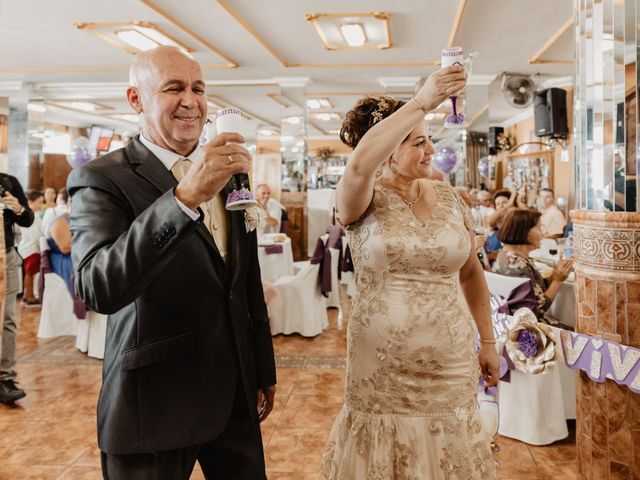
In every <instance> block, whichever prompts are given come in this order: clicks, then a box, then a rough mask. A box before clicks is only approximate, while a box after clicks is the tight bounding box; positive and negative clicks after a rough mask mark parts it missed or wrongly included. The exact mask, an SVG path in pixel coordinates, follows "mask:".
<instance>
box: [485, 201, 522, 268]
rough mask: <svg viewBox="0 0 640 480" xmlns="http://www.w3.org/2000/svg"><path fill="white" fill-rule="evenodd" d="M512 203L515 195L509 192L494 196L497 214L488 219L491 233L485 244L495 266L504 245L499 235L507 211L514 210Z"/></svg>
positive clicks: (490, 262) (489, 257)
mask: <svg viewBox="0 0 640 480" xmlns="http://www.w3.org/2000/svg"><path fill="white" fill-rule="evenodd" d="M512 201H515V195H513V194H512V193H511V192H510V191H509V190H506V189H505V190H498V191H497V192H494V194H493V203H494V205H495V207H496V209H495V212H494V213H493V214H492V215H490V216H489V217H488V218H487V223H488V225H489V230H491V233H490V234H489V236H488V237H487V241H486V242H485V244H484V249H485V251H486V252H487V256H488V260H489V264H490V265H493V262H494V261H495V260H496V258H498V252H499V251H500V249H501V248H502V243H500V240H499V239H498V233H499V229H500V226H501V225H502V222H503V221H504V217H505V215H506V213H507V211H508V210H509V209H510V208H513V206H512V203H511V202H512Z"/></svg>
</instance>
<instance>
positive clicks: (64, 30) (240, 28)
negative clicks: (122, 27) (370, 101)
mask: <svg viewBox="0 0 640 480" xmlns="http://www.w3.org/2000/svg"><path fill="white" fill-rule="evenodd" d="M572 3H573V2H572V1H571V0H535V1H534V0H509V1H504V0H467V1H466V2H465V1H464V0H395V1H389V0H386V1H385V0H341V1H337V0H269V1H260V2H258V1H256V0H219V1H216V0H181V1H179V2H178V1H175V0H173V1H172V0H109V1H104V0H55V1H42V0H20V1H17V0H0V46H2V47H1V48H0V93H4V94H10V95H12V94H14V93H17V92H19V91H24V90H25V89H28V88H29V89H31V90H30V92H31V93H30V96H31V97H32V98H34V99H37V98H40V99H44V100H53V101H55V100H56V99H60V98H75V99H83V98H84V99H90V98H93V99H97V100H98V101H101V103H105V104H107V105H110V106H111V107H113V110H111V111H109V113H127V112H129V107H128V105H127V104H126V102H125V101H124V90H125V88H126V82H127V68H128V65H129V63H130V61H131V58H132V57H131V55H130V54H128V53H126V52H124V51H123V50H120V49H119V48H117V47H114V46H113V45H111V44H109V43H107V42H105V41H103V40H101V39H99V38H97V37H96V36H94V35H91V34H90V33H88V32H86V31H83V30H79V29H77V28H75V27H74V24H75V23H80V22H128V21H134V20H142V21H149V22H154V23H156V24H157V25H159V26H160V27H161V28H162V29H164V30H165V31H166V32H168V33H170V34H171V35H173V36H174V37H176V38H177V39H179V40H180V41H182V42H183V43H185V44H187V45H188V46H190V47H192V48H193V49H194V50H195V52H194V56H195V58H196V59H197V60H198V61H199V62H201V63H202V64H203V65H205V68H204V69H203V70H204V75H205V79H206V80H207V83H208V93H209V94H210V95H213V96H216V97H218V98H217V99H214V101H216V102H217V103H223V104H226V103H229V104H232V105H235V106H238V107H240V108H242V109H244V110H246V111H247V113H248V114H249V115H250V116H253V117H254V118H255V119H256V124H273V125H279V124H280V121H281V120H280V119H281V116H282V106H281V105H280V104H279V103H278V102H277V101H276V100H274V99H273V98H272V97H270V96H269V95H268V94H272V95H274V94H275V95H276V98H278V99H280V100H281V101H284V102H285V103H286V102H287V99H286V98H282V97H277V95H278V94H283V93H284V94H285V95H286V94H287V91H286V89H283V88H282V87H281V84H282V83H283V81H282V80H281V79H282V78H291V77H296V78H299V79H303V81H305V82H306V87H305V90H306V94H307V96H312V95H314V94H320V93H330V94H331V95H330V96H329V98H330V100H331V102H332V103H333V105H334V107H335V109H334V110H335V111H336V112H338V113H339V114H340V115H341V116H344V113H345V112H346V111H347V110H348V109H349V107H350V106H352V105H353V104H354V103H355V101H356V100H357V99H358V98H359V97H361V96H362V95H363V94H365V93H382V92H385V87H384V86H383V83H384V84H385V85H389V83H391V84H397V85H398V86H396V87H394V88H391V87H387V90H386V91H387V92H390V93H393V92H398V91H401V92H412V91H413V90H414V88H415V86H416V84H417V83H419V82H420V80H421V79H424V78H425V77H426V76H427V75H428V74H429V73H431V72H432V71H434V70H435V69H436V68H438V67H437V66H436V65H431V64H430V63H431V62H434V61H438V60H439V57H440V50H441V48H442V47H443V46H446V45H447V43H448V40H449V37H450V35H451V32H452V29H453V27H454V20H455V19H456V13H457V11H458V9H459V6H460V5H461V4H464V5H465V8H464V11H463V15H462V17H461V20H460V23H459V29H458V30H457V35H456V36H455V39H454V42H453V43H454V44H455V45H460V46H462V47H463V48H464V50H465V51H466V52H478V54H479V56H478V57H477V58H476V59H475V61H474V63H473V71H472V77H471V81H470V86H469V87H468V88H467V91H466V107H465V110H466V112H465V113H466V116H467V119H473V118H474V117H477V118H476V122H475V123H474V124H473V125H472V126H471V129H473V130H485V129H486V128H487V118H488V115H487V114H486V106H487V102H488V85H489V83H490V82H491V81H492V80H493V79H494V78H495V77H496V76H497V75H499V74H501V73H502V72H503V71H508V72H520V73H528V74H533V73H538V74H541V75H542V78H551V77H567V76H570V75H571V73H572V65H571V64H567V63H541V64H530V63H529V59H530V58H531V57H533V56H534V55H535V54H536V53H537V52H538V51H539V50H540V49H541V48H542V47H543V46H544V45H545V43H546V42H547V41H548V40H549V39H550V38H551V37H552V36H553V35H554V34H555V33H556V32H557V31H559V30H560V28H561V27H562V26H563V25H564V24H565V23H566V22H567V20H569V19H570V18H571V16H572ZM159 11H161V12H162V13H163V14H161V13H159ZM374 11H385V12H390V13H391V14H392V17H391V20H390V25H391V40H392V42H393V47H392V48H390V49H387V50H369V51H327V50H325V49H324V48H323V46H322V43H321V41H320V38H319V37H318V35H317V34H316V32H315V30H314V29H313V27H312V25H311V24H310V23H309V22H308V21H307V20H306V19H305V14H309V13H341V12H344V13H347V12H374ZM182 27H184V28H182ZM185 30H187V31H185ZM571 31H572V30H571V29H569V30H567V31H566V32H565V33H564V34H563V35H561V36H560V37H559V38H558V40H557V41H556V42H555V43H554V44H553V45H551V46H550V48H549V49H548V50H547V51H546V52H545V53H544V54H543V55H542V57H541V59H542V60H546V61H549V60H550V61H565V62H566V61H570V60H571V59H572V56H573V55H572V37H571ZM205 43H206V44H208V45H209V46H212V47H213V48H214V49H217V50H218V51H219V54H218V53H216V52H214V51H212V50H211V49H210V48H208V46H207V45H205ZM230 62H233V63H236V64H237V65H238V66H237V68H227V67H226V66H227V65H228V64H229V63H230ZM363 64H364V65H363ZM297 65H305V66H297ZM358 65H361V66H358ZM394 78H395V81H394ZM416 81H417V82H416ZM289 98H291V95H289ZM483 111H484V112H485V113H484V114H482V112H483ZM44 118H45V119H46V120H51V119H52V118H55V119H56V121H65V120H64V119H65V118H69V120H67V123H69V124H72V125H75V126H81V125H87V126H88V125H92V124H103V125H105V126H106V125H112V126H115V127H118V128H119V129H120V130H131V129H135V125H134V124H131V123H127V122H123V121H114V120H113V119H109V118H108V117H98V116H96V115H93V114H81V113H77V112H72V111H69V110H62V109H58V108H55V107H52V106H51V107H49V110H48V112H47V113H46V114H44ZM314 123H315V124H317V125H318V126H319V127H320V128H319V129H316V128H313V127H311V128H310V135H311V136H318V135H323V134H326V133H327V132H328V131H329V129H333V128H337V126H339V122H338V123H334V124H331V125H329V124H325V123H323V122H321V121H315V122H314ZM438 129H439V124H438V122H435V124H434V130H436V131H437V130H438Z"/></svg>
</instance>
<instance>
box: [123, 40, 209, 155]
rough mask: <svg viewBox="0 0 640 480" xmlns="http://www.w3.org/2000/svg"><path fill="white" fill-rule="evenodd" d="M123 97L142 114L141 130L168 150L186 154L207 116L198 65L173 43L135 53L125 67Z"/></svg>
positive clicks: (191, 148) (197, 137)
mask: <svg viewBox="0 0 640 480" xmlns="http://www.w3.org/2000/svg"><path fill="white" fill-rule="evenodd" d="M129 83H130V86H129V88H128V89H127V99H128V100H129V103H130V104H131V106H132V107H133V109H134V110H135V111H136V113H138V114H140V115H141V116H142V134H143V135H144V137H145V138H146V139H147V140H150V141H151V142H153V143H155V144H156V145H158V146H160V147H163V148H166V149H168V150H171V151H174V152H176V153H179V154H180V155H188V154H189V153H190V152H192V151H193V149H194V148H195V147H196V146H197V144H198V139H199V138H200V134H201V133H202V128H203V126H204V122H205V121H206V117H207V99H206V93H205V83H204V79H203V77H202V70H201V69H200V65H199V64H198V62H196V61H195V60H194V59H193V57H191V55H189V54H188V53H185V52H183V51H182V50H180V49H178V48H175V47H168V46H161V47H157V48H154V49H152V50H147V51H146V52H141V53H139V54H138V55H137V56H136V58H135V60H134V61H133V63H132V64H131V68H130V69H129Z"/></svg>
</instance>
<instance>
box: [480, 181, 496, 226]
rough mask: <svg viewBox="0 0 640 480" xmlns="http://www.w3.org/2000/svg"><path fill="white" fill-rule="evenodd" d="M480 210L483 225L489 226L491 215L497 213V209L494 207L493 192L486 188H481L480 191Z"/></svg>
mask: <svg viewBox="0 0 640 480" xmlns="http://www.w3.org/2000/svg"><path fill="white" fill-rule="evenodd" d="M477 208H478V211H479V212H480V218H482V225H483V226H485V227H488V226H489V217H491V215H493V214H494V213H496V209H495V208H493V199H492V198H491V193H489V192H488V191H486V190H480V191H479V192H478V207H477Z"/></svg>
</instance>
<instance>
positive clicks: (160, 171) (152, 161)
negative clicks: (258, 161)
mask: <svg viewBox="0 0 640 480" xmlns="http://www.w3.org/2000/svg"><path fill="white" fill-rule="evenodd" d="M126 152H127V158H128V159H129V163H131V165H132V166H133V168H134V170H135V172H136V173H137V174H138V175H140V176H141V177H143V178H144V179H145V180H147V181H148V182H149V183H151V184H152V185H153V186H155V187H156V188H157V189H158V191H159V192H160V193H165V192H166V191H167V190H170V189H173V188H175V187H176V185H178V182H177V180H176V178H175V177H174V176H173V174H172V173H171V172H170V171H169V170H167V168H166V167H165V166H164V165H163V164H162V162H161V161H160V160H159V159H158V158H157V157H156V156H155V155H154V154H153V153H151V152H150V151H149V150H148V149H147V148H146V147H145V146H144V145H143V144H142V142H140V140H138V138H137V137H136V138H134V139H133V140H131V142H129V144H128V145H127V147H126ZM225 188H226V187H225ZM232 188H233V187H232ZM196 231H197V232H198V234H199V235H200V237H202V239H203V240H204V241H205V242H206V243H207V245H209V247H210V249H211V250H212V253H213V257H214V265H215V268H216V271H217V273H218V278H219V279H220V280H221V281H223V279H224V278H225V277H226V272H225V264H224V260H222V256H221V255H220V251H219V250H218V247H217V246H216V243H215V242H214V241H213V237H212V236H211V234H210V233H209V231H208V230H207V227H205V226H204V225H203V224H202V223H200V224H198V226H197V227H196Z"/></svg>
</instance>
